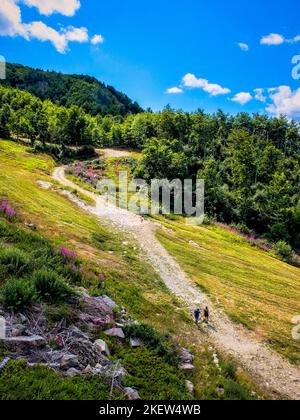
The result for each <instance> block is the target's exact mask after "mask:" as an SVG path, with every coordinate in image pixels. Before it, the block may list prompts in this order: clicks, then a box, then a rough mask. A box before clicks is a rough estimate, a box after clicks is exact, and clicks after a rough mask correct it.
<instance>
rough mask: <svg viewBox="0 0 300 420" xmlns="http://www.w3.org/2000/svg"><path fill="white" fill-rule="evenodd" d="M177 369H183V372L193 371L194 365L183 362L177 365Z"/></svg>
mask: <svg viewBox="0 0 300 420" xmlns="http://www.w3.org/2000/svg"><path fill="white" fill-rule="evenodd" d="M179 369H181V370H183V371H184V372H187V373H188V372H193V371H194V369H195V366H194V365H192V364H190V363H183V364H182V365H180V366H179Z"/></svg>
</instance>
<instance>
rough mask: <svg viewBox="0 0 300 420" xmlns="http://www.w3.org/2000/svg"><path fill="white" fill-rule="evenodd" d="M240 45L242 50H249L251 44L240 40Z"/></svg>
mask: <svg viewBox="0 0 300 420" xmlns="http://www.w3.org/2000/svg"><path fill="white" fill-rule="evenodd" d="M238 46H239V47H240V49H241V50H242V51H249V45H248V44H246V43H245V42H238Z"/></svg>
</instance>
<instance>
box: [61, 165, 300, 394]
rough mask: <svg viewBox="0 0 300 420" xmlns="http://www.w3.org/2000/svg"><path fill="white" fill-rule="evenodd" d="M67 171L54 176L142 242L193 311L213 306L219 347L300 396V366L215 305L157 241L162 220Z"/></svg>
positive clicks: (273, 387)
mask: <svg viewBox="0 0 300 420" xmlns="http://www.w3.org/2000/svg"><path fill="white" fill-rule="evenodd" d="M64 171H65V169H64V168H63V167H60V168H56V169H55V172H54V175H53V177H54V179H56V180H57V181H59V182H60V183H61V184H63V185H66V186H69V187H72V188H76V189H77V190H78V191H81V192H82V193H84V194H85V195H87V196H90V197H91V198H93V199H94V200H95V201H96V203H97V205H96V207H91V206H88V205H85V204H84V203H83V202H82V201H80V200H79V199H78V198H76V197H75V196H73V195H72V194H69V197H70V198H71V199H72V200H73V201H74V202H76V204H77V205H79V206H80V207H81V208H82V209H84V210H85V211H87V212H89V213H90V214H94V215H95V216H97V217H99V218H100V219H102V220H103V219H105V220H107V221H109V222H110V223H112V224H113V225H114V226H116V227H117V228H118V229H121V230H122V231H126V232H127V233H129V234H131V235H132V236H133V237H134V238H135V240H136V241H137V242H138V243H139V245H140V247H141V250H142V255H143V257H144V258H146V259H147V260H148V261H149V262H150V263H151V264H152V266H153V267H154V269H155V270H156V271H157V273H158V274H159V275H160V277H161V278H162V280H163V281H164V282H165V284H166V286H167V287H168V288H169V290H170V291H172V292H173V293H174V294H175V295H176V296H177V297H178V298H180V299H181V300H182V301H183V302H184V303H185V305H186V307H187V308H188V309H189V311H192V312H193V310H194V309H195V308H196V307H199V306H201V307H202V308H203V306H205V305H208V306H209V307H210V309H211V312H212V314H211V326H210V327H209V328H208V331H209V336H210V340H211V342H212V343H213V345H214V346H215V347H216V348H217V349H218V350H219V351H223V352H225V353H226V354H228V355H230V356H232V357H233V358H234V359H235V360H236V361H237V362H238V363H239V364H240V365H242V366H243V367H244V369H246V370H247V371H248V373H249V374H250V375H251V376H252V377H253V378H254V379H255V380H256V382H257V383H258V384H259V385H260V386H261V387H263V388H264V389H266V390H268V391H269V392H274V393H276V394H280V395H281V396H286V397H287V398H290V399H297V400H299V399H300V369H299V368H297V367H295V366H293V365H291V364H290V363H289V362H288V361H287V360H285V359H284V358H282V357H281V356H280V355H278V354H277V353H275V352H273V351H272V350H270V349H269V348H267V347H266V346H265V345H264V344H262V343H260V342H258V341H257V340H255V339H254V338H253V337H252V336H251V334H250V333H249V332H248V331H246V330H245V329H244V328H243V327H240V326H236V325H235V324H233V323H232V322H231V321H230V320H229V319H228V317H227V316H226V315H225V314H224V313H223V312H221V311H216V312H215V311H214V310H213V305H212V304H211V302H210V301H209V299H208V298H207V296H205V294H203V293H202V292H201V291H200V290H199V288H197V287H195V285H194V284H193V283H192V281H191V280H190V279H189V278H188V277H187V275H186V274H185V273H184V272H183V270H182V269H181V268H180V266H179V264H178V263H177V262H176V261H175V260H174V259H173V258H172V257H171V256H170V254H169V253H168V252H167V251H166V249H165V248H164V247H163V246H162V245H161V243H160V242H159V241H158V240H157V238H156V235H155V232H156V229H157V228H158V226H160V225H158V224H157V223H153V222H151V221H143V220H142V218H141V217H140V216H137V215H135V214H133V213H130V212H128V211H127V210H122V209H118V208H116V207H114V206H112V205H109V204H107V203H106V201H105V200H104V199H103V198H101V197H100V196H99V195H97V194H94V193H91V192H89V191H86V190H84V189H83V188H80V187H78V186H77V185H75V184H74V183H72V182H71V181H69V180H67V179H66V177H65V173H64ZM291 339H292V337H291Z"/></svg>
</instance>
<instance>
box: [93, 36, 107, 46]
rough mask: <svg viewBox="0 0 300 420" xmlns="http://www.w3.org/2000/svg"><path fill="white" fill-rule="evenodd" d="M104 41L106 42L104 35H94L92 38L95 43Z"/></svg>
mask: <svg viewBox="0 0 300 420" xmlns="http://www.w3.org/2000/svg"><path fill="white" fill-rule="evenodd" d="M103 42H104V37H103V36H102V35H94V36H93V38H92V39H91V43H92V44H93V45H99V44H103Z"/></svg>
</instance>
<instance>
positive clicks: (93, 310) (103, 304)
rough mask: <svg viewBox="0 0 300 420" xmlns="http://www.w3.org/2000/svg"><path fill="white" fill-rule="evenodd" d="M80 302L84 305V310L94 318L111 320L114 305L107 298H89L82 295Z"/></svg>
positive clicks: (86, 295)
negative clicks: (102, 317) (100, 317)
mask: <svg viewBox="0 0 300 420" xmlns="http://www.w3.org/2000/svg"><path fill="white" fill-rule="evenodd" d="M80 300H81V301H82V302H83V303H84V304H85V307H86V308H85V310H86V312H88V313H89V314H90V315H92V316H94V317H99V316H104V317H106V316H108V317H110V318H111V319H113V316H114V310H115V309H116V308H117V305H116V303H115V302H114V301H113V300H111V299H110V298H109V297H108V296H99V297H96V298H95V297H91V296H89V295H88V294H87V293H85V292H84V293H82V295H81V297H80Z"/></svg>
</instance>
